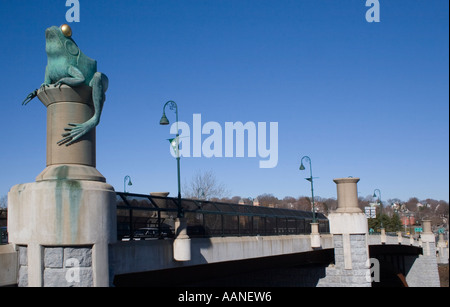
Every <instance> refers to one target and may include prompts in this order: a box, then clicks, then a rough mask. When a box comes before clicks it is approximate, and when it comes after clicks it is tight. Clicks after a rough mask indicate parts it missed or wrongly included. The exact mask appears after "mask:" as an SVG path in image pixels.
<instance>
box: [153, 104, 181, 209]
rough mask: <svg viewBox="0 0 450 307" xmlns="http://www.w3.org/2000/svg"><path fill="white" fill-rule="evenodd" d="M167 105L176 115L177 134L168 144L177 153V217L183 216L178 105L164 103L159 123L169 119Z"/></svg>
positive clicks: (162, 123) (165, 123)
mask: <svg viewBox="0 0 450 307" xmlns="http://www.w3.org/2000/svg"><path fill="white" fill-rule="evenodd" d="M167 105H168V106H169V108H170V110H175V116H176V125H177V135H176V137H175V139H169V142H170V144H171V145H172V148H173V149H174V151H175V152H176V155H177V175H178V217H183V212H182V208H181V183H180V140H179V136H180V134H179V133H178V131H179V130H178V106H177V104H176V103H175V101H172V100H169V101H167V102H166V103H165V104H164V107H163V114H162V116H161V120H160V121H159V124H160V125H164V126H165V125H168V124H169V120H168V119H167V116H166V107H167Z"/></svg>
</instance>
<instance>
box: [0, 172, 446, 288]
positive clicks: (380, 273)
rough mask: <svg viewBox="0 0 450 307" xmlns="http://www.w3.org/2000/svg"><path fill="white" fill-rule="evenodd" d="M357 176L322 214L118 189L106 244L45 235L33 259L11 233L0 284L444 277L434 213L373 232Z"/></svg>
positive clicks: (307, 282) (366, 282) (387, 281)
mask: <svg viewBox="0 0 450 307" xmlns="http://www.w3.org/2000/svg"><path fill="white" fill-rule="evenodd" d="M358 180H359V179H358V178H340V179H335V182H336V184H337V192H338V209H337V210H336V211H335V212H333V213H331V214H329V216H328V217H325V216H324V215H323V214H321V213H317V214H316V216H315V217H316V221H314V216H313V214H312V213H311V212H305V211H298V210H288V209H279V208H267V207H257V206H248V205H238V204H228V203H220V202H210V201H201V200H191V199H181V200H179V199H178V198H171V197H163V196H154V195H139V194H130V193H114V196H113V197H111V198H110V205H111V207H112V208H113V209H114V223H113V224H111V228H110V229H109V232H108V237H109V238H110V239H109V240H110V242H109V243H108V244H107V245H106V244H99V243H96V242H95V241H94V242H91V243H89V242H88V243H89V244H61V245H51V244H46V243H42V244H39V246H38V248H37V251H38V254H40V255H41V256H40V258H39V257H38V258H39V260H38V263H40V265H39V267H38V268H33V263H34V262H35V261H36V260H35V259H33V257H36V256H39V255H36V251H33V249H32V248H36V247H35V246H33V244H28V245H27V244H24V241H23V240H24V239H22V238H21V236H22V234H20V235H17V234H14V233H11V234H10V238H11V241H10V242H12V244H9V245H4V246H2V247H0V271H1V273H2V274H0V276H1V277H0V285H19V286H36V285H37V286H116V287H120V286H164V285H170V286H186V285H189V286H193V285H194V286H206V285H207V286H214V285H216V286H224V285H233V286H296V287H302V286H306V287H330V286H339V287H342V286H360V287H370V286H373V287H376V286H439V277H438V272H437V262H436V242H435V238H434V235H433V234H432V232H431V225H430V223H429V221H424V233H423V234H422V236H421V240H420V241H418V240H415V239H412V238H405V237H403V236H401V234H396V235H395V236H392V235H390V234H385V233H382V234H381V235H369V234H368V227H367V219H366V217H365V216H364V214H363V213H362V212H361V210H360V209H359V208H358V206H357V192H356V183H357V182H358ZM14 214H16V213H14V211H13V213H12V215H14ZM11 220H12V221H14V216H12V217H11ZM72 220H73V219H72ZM106 224H107V225H110V224H109V223H106ZM69 226H70V225H69ZM74 229H75V227H74V226H72V227H68V230H69V231H70V234H72V233H74ZM77 230H78V228H77ZM12 231H13V232H17V229H15V228H14V226H13V227H12ZM14 242H16V243H14ZM105 253H106V257H104V258H102V259H103V260H102V262H100V261H98V258H100V256H101V255H105ZM99 255H100V256H99ZM105 259H106V265H105V263H104V262H105ZM72 277H73V278H72ZM75 277H79V278H78V279H77V278H75Z"/></svg>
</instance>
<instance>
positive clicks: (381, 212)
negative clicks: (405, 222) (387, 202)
mask: <svg viewBox="0 0 450 307" xmlns="http://www.w3.org/2000/svg"><path fill="white" fill-rule="evenodd" d="M377 191H378V195H379V196H378V201H379V203H380V223H381V228H384V225H383V216H382V214H383V203H382V202H381V191H380V189H375V190H374V191H373V195H372V197H374V198H375V197H377V194H376V192H377Z"/></svg>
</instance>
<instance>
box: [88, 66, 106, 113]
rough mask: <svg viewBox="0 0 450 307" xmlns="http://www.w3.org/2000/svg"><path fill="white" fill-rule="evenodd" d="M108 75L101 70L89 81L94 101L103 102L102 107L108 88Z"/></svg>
mask: <svg viewBox="0 0 450 307" xmlns="http://www.w3.org/2000/svg"><path fill="white" fill-rule="evenodd" d="M108 83H109V80H108V77H107V76H106V75H105V74H102V73H101V72H96V73H95V74H94V76H93V77H92V80H91V82H89V86H90V87H91V88H92V101H93V102H94V106H95V103H96V102H98V103H100V104H101V106H100V109H101V108H103V103H104V102H105V99H106V97H105V93H106V90H107V89H108Z"/></svg>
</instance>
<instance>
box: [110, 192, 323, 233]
mask: <svg viewBox="0 0 450 307" xmlns="http://www.w3.org/2000/svg"><path fill="white" fill-rule="evenodd" d="M116 202H117V233H118V239H119V240H140V239H158V238H159V239H161V238H166V237H169V238H170V237H173V233H174V221H175V218H176V217H177V214H178V211H179V208H178V198H173V197H161V196H153V195H142V194H131V193H121V192H118V193H116ZM181 208H182V212H183V214H184V217H185V218H186V220H187V231H188V235H189V236H190V237H218V236H219V237H222V236H256V235H264V236H269V235H294V234H310V233H311V223H312V220H313V214H312V212H308V211H300V210H290V209H281V208H269V207H260V206H249V205H240V204H231V203H223V202H213V201H204V200H194V199H184V198H183V199H181ZM316 218H317V222H318V223H319V231H320V232H321V233H329V224H328V219H327V218H326V217H325V216H324V215H323V214H321V213H316Z"/></svg>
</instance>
